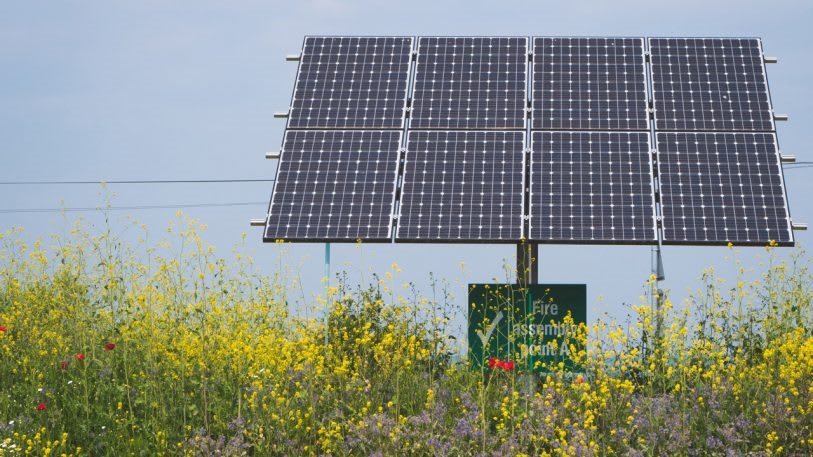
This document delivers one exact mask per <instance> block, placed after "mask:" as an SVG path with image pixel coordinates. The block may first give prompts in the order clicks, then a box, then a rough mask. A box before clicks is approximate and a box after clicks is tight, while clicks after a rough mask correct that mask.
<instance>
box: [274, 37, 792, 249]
mask: <svg viewBox="0 0 813 457" xmlns="http://www.w3.org/2000/svg"><path fill="white" fill-rule="evenodd" d="M790 227H791V225H790V216H789V212H788V209H787V203H786V197H785V189H784V183H783V178H782V169H781V161H780V156H779V151H778V146H777V142H776V135H775V126H774V122H773V110H772V107H771V102H770V96H769V92H768V85H767V77H766V73H765V68H764V57H763V54H762V44H761V41H760V40H759V39H757V38H649V39H644V38H635V37H628V38H616V37H417V38H413V37H306V38H305V41H304V45H303V51H302V55H301V59H300V64H299V72H298V74H297V79H296V84H295V88H294V94H293V100H292V104H291V108H290V110H289V119H288V125H287V129H286V134H285V138H284V141H283V147H282V151H281V156H280V162H279V169H278V174H277V180H276V183H275V186H274V191H273V193H272V197H271V203H270V206H269V211H268V218H267V223H266V231H265V235H264V240H266V241H273V240H277V239H283V240H296V241H355V240H357V239H361V240H369V241H396V242H397V241H404V242H418V241H432V242H438V241H442V242H510V243H516V242H518V241H520V240H522V239H527V240H530V241H532V242H560V243H607V244H641V243H643V244H654V243H657V242H659V241H662V242H664V243H673V244H726V243H728V242H733V243H736V244H752V245H758V244H766V243H768V242H769V241H771V240H773V241H777V242H779V243H780V244H793V236H792V232H791V230H790Z"/></svg>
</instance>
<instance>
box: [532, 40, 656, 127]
mask: <svg viewBox="0 0 813 457" xmlns="http://www.w3.org/2000/svg"><path fill="white" fill-rule="evenodd" d="M532 87H533V95H532V97H533V129H535V130H616V131H618V130H621V131H629V130H648V129H649V122H648V119H649V114H648V110H647V108H648V97H647V88H646V67H645V57H644V40H643V38H546V37H536V38H534V64H533V84H532Z"/></svg>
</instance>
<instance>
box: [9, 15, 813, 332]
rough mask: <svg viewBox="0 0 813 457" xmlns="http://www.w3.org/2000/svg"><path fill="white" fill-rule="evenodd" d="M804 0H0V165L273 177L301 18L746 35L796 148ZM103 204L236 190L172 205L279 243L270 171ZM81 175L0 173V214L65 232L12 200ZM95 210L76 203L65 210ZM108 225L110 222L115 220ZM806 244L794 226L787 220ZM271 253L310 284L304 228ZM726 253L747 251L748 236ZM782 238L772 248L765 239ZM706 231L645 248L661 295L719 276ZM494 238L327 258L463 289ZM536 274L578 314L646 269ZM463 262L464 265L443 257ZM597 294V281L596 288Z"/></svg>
mask: <svg viewBox="0 0 813 457" xmlns="http://www.w3.org/2000/svg"><path fill="white" fill-rule="evenodd" d="M811 24H813V3H811V2H809V1H807V0H789V1H786V0H779V1H774V2H758V1H752V0H739V1H734V0H724V1H699V0H686V1H679V2H677V1H676V2H658V1H648V2H644V1H623V0H620V1H618V0H617V1H591V2H587V1H558V0H544V1H543V0H538V1H527V0H513V1H510V0H509V1H492V2H485V1H450V2H444V1H440V0H434V1H423V0H421V1H411V2H380V1H350V0H305V1H298V2H293V1H292V2H281V1H271V2H261V1H201V0H197V1H175V2H167V1H157V0H150V1H132V2H123V1H112V2H111V1H88V0H81V1H80V0H75V1H62V0H56V1H47V2H46V1H27V2H11V1H7V2H3V3H2V4H0V139H2V146H0V147H2V159H3V160H2V162H1V163H2V166H0V181H3V182H5V181H21V180H33V181H50V180H136V179H148V180H155V179H230V178H236V179H250V178H272V177H273V175H274V171H275V163H274V162H272V161H268V160H265V159H264V153H265V152H266V151H269V150H278V149H279V148H280V143H281V138H282V134H283V129H284V121H281V120H275V119H273V118H272V113H273V112H275V111H284V110H285V109H287V107H288V105H289V103H290V98H291V93H292V90H293V85H294V77H295V71H296V65H295V64H292V63H288V62H285V61H284V56H285V55H286V54H295V53H298V52H299V51H300V49H301V45H302V39H303V36H305V35H413V36H419V35H521V36H533V35H561V36H579V35H611V36H758V37H762V39H763V44H764V48H765V51H766V54H767V55H770V56H777V57H779V59H780V63H779V64H778V65H770V66H769V67H768V78H769V83H770V87H771V93H772V98H773V104H774V108H775V110H776V111H777V112H779V113H787V114H789V115H790V122H787V123H780V124H778V137H779V143H780V147H781V149H782V151H783V152H785V153H787V154H795V155H796V156H797V157H798V158H799V160H805V161H811V160H813V154H811V152H810V151H808V148H807V143H808V142H809V141H810V139H811V126H813V109H811V108H813V89H812V88H813V63H811V59H810V57H809V55H810V52H811V50H813V35H812V34H811V33H810V27H811ZM812 178H813V168H799V169H793V170H787V171H786V173H785V180H786V185H787V188H788V194H789V201H790V211H791V215H792V216H793V219H794V220H795V221H798V222H810V223H813V202H811V199H810V198H809V196H810V195H811V194H812V193H811V192H812V191H813V179H812ZM109 189H110V190H112V191H113V192H115V193H116V194H117V196H116V198H115V199H114V200H113V202H112V204H113V206H142V205H176V204H179V205H182V204H200V203H234V202H238V203H249V202H257V203H256V204H252V205H245V206H234V207H218V208H188V209H186V210H185V213H186V214H187V215H189V216H192V217H194V218H197V219H199V220H201V221H202V222H204V223H206V224H208V225H209V230H208V233H207V234H206V235H205V237H206V239H207V240H209V241H210V242H211V243H212V244H214V245H216V246H217V247H218V248H219V249H220V252H221V253H224V254H227V253H228V252H229V250H230V249H231V247H232V246H233V245H234V244H235V243H237V242H238V241H239V239H240V235H241V234H242V233H244V232H247V233H248V236H249V237H248V242H247V247H248V250H249V251H250V252H251V253H252V254H253V255H254V257H255V259H256V261H257V264H258V266H259V268H260V269H261V271H263V272H266V273H273V272H274V271H276V269H277V267H278V265H279V262H278V254H279V249H280V248H279V247H277V246H274V245H263V244H262V242H261V238H262V234H261V230H260V229H258V228H250V227H248V221H249V219H251V218H258V217H262V216H263V214H264V212H265V210H266V206H267V202H268V200H269V198H270V194H271V184H270V183H250V184H249V183H241V184H206V185H180V184H173V185H153V186H133V185H110V186H109ZM99 191H100V189H99V187H98V186H9V185H0V230H6V229H8V228H9V227H11V226H23V227H25V229H26V234H27V236H28V237H37V236H41V237H46V236H47V235H48V234H50V233H54V232H56V233H61V232H63V231H64V230H65V224H64V222H63V219H62V216H61V215H60V214H58V213H54V212H45V213H24V212H3V210H12V209H30V208H57V207H60V206H64V207H67V208H72V207H93V206H97V205H100V204H103V200H102V199H101V198H100V197H99ZM174 212H175V210H174V209H151V210H130V211H115V212H113V213H112V214H113V217H114V224H118V225H116V226H117V227H124V226H125V223H124V221H125V220H126V218H127V217H133V218H136V219H138V220H139V221H141V222H144V223H146V224H147V225H148V226H150V228H151V230H152V232H153V233H154V234H155V237H156V238H158V237H159V236H160V234H161V233H162V232H163V229H164V228H165V227H166V225H167V223H168V221H169V220H170V219H172V218H173V214H174ZM79 216H81V217H83V218H85V219H87V220H88V221H89V222H91V223H94V224H98V223H99V222H100V217H99V216H98V215H95V214H93V213H69V214H68V217H69V218H70V219H73V218H75V217H79ZM125 236H126V234H125ZM796 236H797V240H798V241H800V242H801V243H802V244H806V242H807V240H808V238H809V237H810V235H809V234H808V233H807V232H796ZM286 249H287V251H286V257H285V259H286V262H287V264H288V266H287V270H288V271H290V272H293V273H294V274H298V275H301V278H302V283H303V287H302V292H301V293H300V296H301V295H304V296H305V297H306V298H309V297H311V296H312V295H313V294H315V293H319V292H320V290H321V287H320V285H319V278H320V277H321V275H322V273H323V263H322V261H323V258H322V255H323V245H319V244H315V245H309V244H296V245H291V246H288V247H287V248H286ZM736 252H738V254H737V255H738V256H739V257H740V258H741V259H742V260H743V261H744V263H745V264H746V266H748V267H755V268H756V267H757V266H758V261H757V260H755V258H756V257H757V256H758V255H762V254H764V251H763V250H762V249H759V248H740V249H738V250H737V251H736ZM781 252H782V254H786V253H788V252H790V250H782V251H781ZM733 253H734V251H731V250H728V249H725V248H693V247H679V246H667V247H665V248H664V256H665V261H666V270H667V271H666V273H667V281H666V282H664V283H663V284H662V285H663V286H664V287H667V288H670V289H671V290H672V292H671V295H672V297H673V298H674V299H675V300H676V301H677V302H678V303H679V302H681V301H682V300H683V299H684V298H685V296H686V292H685V290H686V289H687V288H688V287H697V286H699V285H700V284H699V281H698V277H699V275H700V273H701V270H702V269H703V268H704V267H706V266H716V267H717V268H718V269H719V270H721V271H724V272H726V273H725V274H726V275H727V276H729V277H731V276H732V274H731V273H730V272H731V271H732V270H733V268H732V267H731V264H730V262H727V261H726V260H725V259H726V258H727V257H730V256H731V255H732V254H733ZM513 257H514V247H513V246H512V245H499V246H493V245H454V246H436V245H364V246H362V247H360V248H359V247H357V246H355V245H336V244H334V245H333V270H334V272H336V271H339V270H342V269H346V270H348V272H349V273H350V275H351V280H353V281H354V282H369V281H372V273H373V272H382V271H384V270H386V269H388V268H389V265H390V264H392V263H393V262H395V263H398V264H399V265H400V266H401V267H402V269H403V271H402V272H401V273H400V274H399V275H398V277H397V283H399V284H400V283H403V282H408V281H412V282H415V283H416V284H418V285H419V286H420V287H421V288H423V289H424V290H427V288H426V284H427V283H428V277H429V273H430V272H433V273H434V274H435V275H436V276H437V277H440V278H447V279H448V280H449V281H450V283H451V284H452V289H453V291H454V292H455V293H456V294H457V296H458V299H457V303H458V304H459V306H460V308H461V311H460V312H461V314H462V313H463V311H462V309H463V306H464V305H465V298H464V296H465V284H466V283H468V282H488V281H490V280H491V279H492V278H495V277H496V278H498V279H505V273H504V267H505V266H506V265H508V266H511V265H513V262H514V260H513ZM540 257H541V266H540V281H541V282H548V283H586V284H587V287H588V289H587V290H588V303H589V304H588V314H589V316H590V318H591V319H592V318H595V317H597V316H599V315H601V314H602V313H603V312H605V311H607V312H609V313H610V314H611V315H613V316H616V317H622V316H623V314H624V312H625V310H624V308H623V307H622V306H621V303H623V302H626V303H635V302H637V300H638V296H639V295H640V294H641V291H642V284H643V282H644V281H645V280H646V278H647V276H648V275H649V268H650V263H649V261H650V252H649V248H648V247H635V246H619V247H600V246H562V245H558V246H549V245H542V246H541V247H540ZM460 262H465V264H466V269H465V272H461V270H460V268H459V264H460ZM599 297H602V299H601V300H600V299H599Z"/></svg>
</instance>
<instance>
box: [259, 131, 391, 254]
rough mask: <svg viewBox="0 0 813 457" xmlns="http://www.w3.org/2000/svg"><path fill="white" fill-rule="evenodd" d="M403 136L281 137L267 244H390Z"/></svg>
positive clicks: (313, 133)
mask: <svg viewBox="0 0 813 457" xmlns="http://www.w3.org/2000/svg"><path fill="white" fill-rule="evenodd" d="M400 140H401V132H398V131H362V130H352V131H347V130H327V131H319V130H301V131H300V130H289V131H287V132H286V133H285V138H284V141H283V147H282V153H281V158H280V163H279V171H278V172H277V178H276V184H275V186H274V192H273V194H272V197H271V206H270V208H269V217H268V223H267V226H266V232H265V237H264V238H265V240H268V241H273V240H277V239H284V240H293V241H295V240H305V241H308V240H310V241H316V240H328V241H329V240H338V241H355V240H357V239H362V240H371V241H375V240H380V241H389V240H390V237H391V233H392V232H391V227H392V213H393V201H394V192H395V182H396V178H397V170H398V150H399V147H400Z"/></svg>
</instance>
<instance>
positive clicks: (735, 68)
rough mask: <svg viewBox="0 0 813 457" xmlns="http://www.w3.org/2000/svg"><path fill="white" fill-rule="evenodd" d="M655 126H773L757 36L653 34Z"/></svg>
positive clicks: (720, 128) (740, 128)
mask: <svg viewBox="0 0 813 457" xmlns="http://www.w3.org/2000/svg"><path fill="white" fill-rule="evenodd" d="M649 47H650V54H651V62H652V81H653V98H654V106H655V128H656V130H660V131H663V130H677V131H763V132H767V131H772V130H774V124H773V112H772V109H771V103H770V97H769V95H768V85H767V78H766V77H765V65H764V59H763V55H762V45H761V41H760V40H759V39H758V38H650V39H649Z"/></svg>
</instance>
